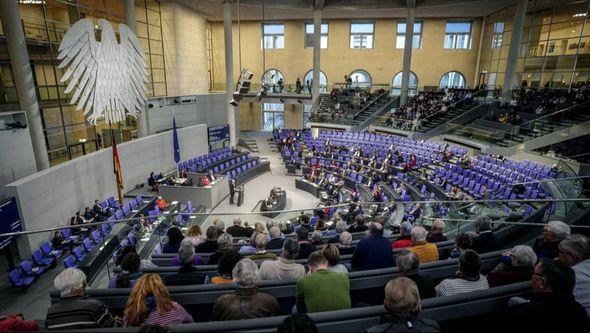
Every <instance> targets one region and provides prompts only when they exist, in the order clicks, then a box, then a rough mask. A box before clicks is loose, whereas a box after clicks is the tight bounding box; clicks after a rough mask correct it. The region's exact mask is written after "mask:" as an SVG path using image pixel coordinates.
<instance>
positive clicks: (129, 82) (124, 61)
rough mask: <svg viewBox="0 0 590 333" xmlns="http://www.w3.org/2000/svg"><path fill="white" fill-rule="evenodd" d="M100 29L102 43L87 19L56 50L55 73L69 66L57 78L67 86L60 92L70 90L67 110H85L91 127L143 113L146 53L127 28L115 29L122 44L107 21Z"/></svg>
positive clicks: (74, 28) (70, 30)
mask: <svg viewBox="0 0 590 333" xmlns="http://www.w3.org/2000/svg"><path fill="white" fill-rule="evenodd" d="M98 24H99V25H100V26H101V27H102V38H101V39H102V42H98V41H97V40H96V37H95V35H94V26H93V24H92V21H91V20H90V19H82V20H79V21H78V22H76V23H74V25H72V26H71V27H70V29H69V30H68V32H66V34H65V36H64V38H63V40H62V41H61V44H60V45H59V55H58V56H57V59H59V60H62V59H63V61H62V62H61V64H59V66H58V68H64V67H65V66H67V65H68V64H69V68H68V70H67V71H66V72H65V74H64V75H63V77H62V78H61V81H62V82H66V81H67V80H70V83H69V84H68V87H67V88H66V90H65V92H66V93H69V92H71V91H72V90H74V89H75V91H74V95H73V96H72V100H71V101H70V104H76V102H77V103H78V106H77V107H76V110H82V109H84V116H86V119H87V120H88V121H89V122H90V123H91V124H93V125H96V121H97V120H98V119H99V118H100V117H101V116H104V120H105V122H107V123H109V122H119V121H122V120H124V119H125V113H126V112H127V113H128V114H129V115H131V116H134V117H136V116H137V115H138V114H139V113H140V112H141V111H142V110H143V108H144V105H145V99H146V97H145V94H146V87H145V82H147V71H146V66H145V53H144V51H143V49H142V47H141V44H140V43H139V40H138V39H137V37H136V36H135V34H134V33H133V31H132V30H131V29H129V28H128V27H127V26H126V25H124V24H120V25H119V34H120V37H121V38H120V39H121V43H120V44H119V43H118V42H117V37H116V36H115V31H114V30H113V27H112V26H111V24H110V23H109V22H108V21H106V20H102V19H101V20H98Z"/></svg>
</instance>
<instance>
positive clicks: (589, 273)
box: [572, 259, 590, 316]
mask: <svg viewBox="0 0 590 333" xmlns="http://www.w3.org/2000/svg"><path fill="white" fill-rule="evenodd" d="M572 269H573V270H574V272H575V273H576V286H575V287H574V297H575V298H576V301H578V303H580V304H581V305H582V306H583V307H584V309H586V313H587V314H588V316H590V259H586V260H584V261H582V262H579V263H578V264H577V265H574V266H573V267H572Z"/></svg>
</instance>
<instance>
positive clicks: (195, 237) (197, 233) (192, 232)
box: [186, 224, 205, 246]
mask: <svg viewBox="0 0 590 333" xmlns="http://www.w3.org/2000/svg"><path fill="white" fill-rule="evenodd" d="M186 236H187V237H188V238H189V239H190V240H191V242H193V246H197V245H199V244H201V243H203V242H204V241H205V237H203V233H202V232H201V227H200V226H199V225H198V224H193V225H191V226H190V227H189V228H188V230H187V232H186Z"/></svg>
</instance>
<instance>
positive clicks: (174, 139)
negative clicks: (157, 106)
mask: <svg viewBox="0 0 590 333" xmlns="http://www.w3.org/2000/svg"><path fill="white" fill-rule="evenodd" d="M172 145H173V148H174V161H175V162H176V163H178V162H180V145H179V144H178V133H176V117H174V116H172Z"/></svg>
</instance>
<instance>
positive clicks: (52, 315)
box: [45, 267, 115, 330]
mask: <svg viewBox="0 0 590 333" xmlns="http://www.w3.org/2000/svg"><path fill="white" fill-rule="evenodd" d="M53 285H54V287H55V289H57V291H58V292H59V293H60V300H59V301H58V302H57V303H55V304H53V305H51V306H50V307H49V308H48V309H47V316H46V317H45V328H47V329H48V330H54V329H55V330H81V329H86V328H107V327H114V325H115V320H114V319H113V316H112V315H111V313H110V312H109V309H108V308H107V306H106V305H104V304H103V303H102V302H101V301H98V300H95V299H91V298H87V297H84V290H85V289H86V275H85V274H84V272H82V271H81V270H79V269H77V268H72V267H70V268H66V269H65V270H63V271H62V272H61V273H59V274H58V275H57V276H56V277H55V279H54V280H53Z"/></svg>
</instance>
